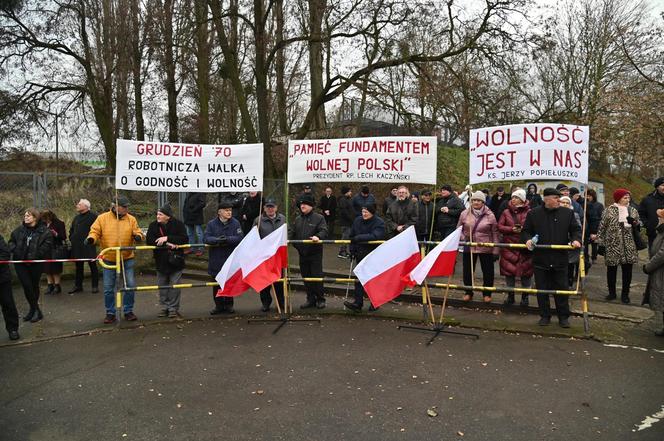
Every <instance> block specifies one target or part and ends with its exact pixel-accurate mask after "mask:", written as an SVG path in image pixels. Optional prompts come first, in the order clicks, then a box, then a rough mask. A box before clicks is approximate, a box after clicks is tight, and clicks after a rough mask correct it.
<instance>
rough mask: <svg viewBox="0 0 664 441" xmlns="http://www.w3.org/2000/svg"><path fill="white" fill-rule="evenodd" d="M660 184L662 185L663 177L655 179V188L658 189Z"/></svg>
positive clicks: (663, 182)
mask: <svg viewBox="0 0 664 441" xmlns="http://www.w3.org/2000/svg"><path fill="white" fill-rule="evenodd" d="M662 184H664V176H662V177H659V178H657V179H655V188H657V187H659V186H660V185H662Z"/></svg>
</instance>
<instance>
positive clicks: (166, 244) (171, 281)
mask: <svg viewBox="0 0 664 441" xmlns="http://www.w3.org/2000/svg"><path fill="white" fill-rule="evenodd" d="M145 243H146V245H154V246H157V247H159V249H156V250H153V251H152V253H153V255H154V262H155V266H156V268H157V285H159V286H171V285H177V284H178V283H180V279H181V278H182V270H183V269H184V253H183V252H182V251H181V250H178V249H177V246H178V245H184V244H186V243H187V230H186V229H185V227H184V223H182V221H180V220H179V219H176V218H175V217H174V216H173V210H172V209H171V206H170V205H168V204H167V205H164V206H163V207H161V208H160V209H159V210H157V219H156V220H155V221H154V222H152V223H151V224H150V225H149V226H148V233H147V235H146V239H145ZM170 255H173V256H170ZM159 305H160V306H161V312H160V313H159V317H170V318H177V317H179V316H180V312H179V311H180V290H179V289H174V288H164V289H160V290H159Z"/></svg>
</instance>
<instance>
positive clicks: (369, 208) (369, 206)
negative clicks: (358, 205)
mask: <svg viewBox="0 0 664 441" xmlns="http://www.w3.org/2000/svg"><path fill="white" fill-rule="evenodd" d="M362 208H363V209H364V210H367V211H368V212H369V213H371V214H376V206H375V205H374V204H367V205H365V206H364V207H362Z"/></svg>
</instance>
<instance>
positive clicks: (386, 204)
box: [383, 193, 397, 216]
mask: <svg viewBox="0 0 664 441" xmlns="http://www.w3.org/2000/svg"><path fill="white" fill-rule="evenodd" d="M396 200H397V197H396V196H394V195H392V194H391V193H390V195H389V196H388V197H386V198H385V199H384V200H383V216H387V209H388V208H390V205H392V202H394V201H396Z"/></svg>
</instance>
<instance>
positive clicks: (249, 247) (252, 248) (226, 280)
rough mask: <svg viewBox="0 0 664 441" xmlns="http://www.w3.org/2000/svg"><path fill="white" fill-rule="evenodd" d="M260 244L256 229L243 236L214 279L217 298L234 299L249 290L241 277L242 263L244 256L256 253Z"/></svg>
mask: <svg viewBox="0 0 664 441" xmlns="http://www.w3.org/2000/svg"><path fill="white" fill-rule="evenodd" d="M260 242H261V238H260V236H259V235H258V229H257V228H252V229H251V231H250V232H249V234H247V235H246V236H244V239H242V242H240V243H239V244H238V246H237V247H235V249H234V250H233V252H232V253H231V255H230V256H228V259H226V262H224V266H222V267H221V270H220V271H219V274H217V277H215V279H216V280H217V282H218V283H219V290H218V291H217V297H235V296H239V295H240V294H242V293H243V292H245V291H246V290H247V289H249V284H248V283H246V282H245V281H244V279H243V277H242V262H243V261H244V260H245V259H246V256H250V255H251V254H252V253H255V252H256V249H257V248H259V244H260Z"/></svg>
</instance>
